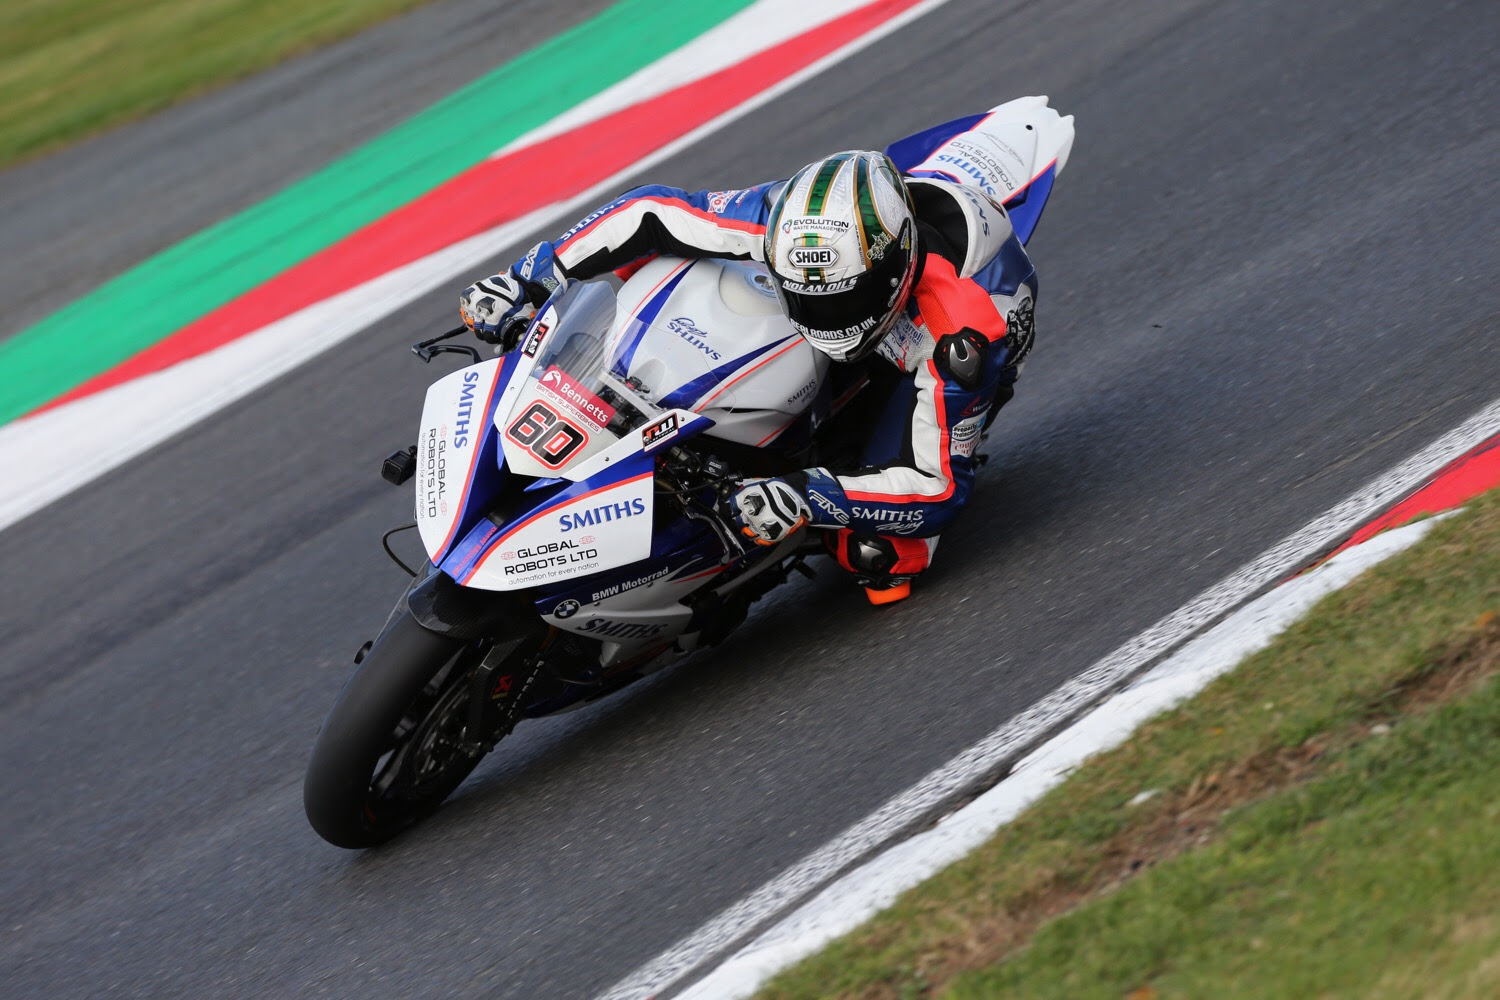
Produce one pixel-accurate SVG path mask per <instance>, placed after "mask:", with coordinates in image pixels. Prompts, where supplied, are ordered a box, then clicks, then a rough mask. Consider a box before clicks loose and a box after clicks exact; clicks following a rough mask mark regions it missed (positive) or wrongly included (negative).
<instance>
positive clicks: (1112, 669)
mask: <svg viewBox="0 0 1500 1000" xmlns="http://www.w3.org/2000/svg"><path fill="white" fill-rule="evenodd" d="M1496 434H1500V400H1496V401H1494V402H1492V403H1491V404H1490V405H1488V406H1487V407H1485V408H1484V409H1483V410H1481V411H1480V412H1479V413H1477V414H1475V415H1474V416H1473V417H1471V418H1470V419H1468V420H1466V421H1465V422H1464V423H1463V424H1462V425H1461V426H1459V427H1458V428H1456V429H1454V430H1453V431H1450V432H1449V433H1447V434H1445V435H1443V436H1442V437H1441V438H1439V439H1438V440H1437V441H1435V442H1433V443H1432V444H1431V445H1429V446H1427V447H1426V448H1423V449H1422V450H1421V451H1419V452H1418V453H1416V454H1415V455H1412V456H1411V457H1410V458H1408V459H1406V460H1405V461H1404V462H1402V463H1401V464H1400V465H1398V466H1396V467H1395V468H1393V469H1391V470H1390V471H1389V472H1387V473H1385V474H1384V475H1382V476H1380V477H1379V478H1378V479H1376V480H1374V481H1373V482H1371V483H1369V484H1368V485H1366V486H1365V487H1364V488H1363V489H1361V490H1360V491H1358V492H1357V493H1355V494H1354V495H1353V496H1351V497H1349V498H1348V499H1347V500H1345V501H1343V502H1342V503H1340V504H1338V505H1337V506H1336V507H1334V508H1333V509H1331V510H1329V511H1328V512H1327V513H1325V514H1323V515H1322V516H1320V517H1318V518H1316V519H1315V520H1313V521H1312V522H1311V523H1310V524H1308V525H1307V526H1305V527H1304V528H1302V529H1301V530H1299V531H1297V532H1296V533H1294V534H1293V535H1291V536H1290V537H1288V538H1286V539H1285V540H1284V541H1282V542H1281V543H1280V544H1278V545H1276V546H1275V547H1273V548H1271V549H1270V550H1268V551H1267V552H1266V553H1264V554H1263V555H1261V556H1260V557H1259V558H1257V559H1255V560H1254V561H1253V562H1251V563H1249V564H1248V565H1246V566H1244V567H1242V568H1241V569H1239V570H1238V571H1236V572H1235V573H1233V574H1231V575H1230V576H1228V577H1226V578H1225V579H1224V580H1222V581H1220V582H1219V583H1217V584H1215V585H1214V586H1212V587H1210V588H1209V589H1208V590H1206V591H1204V592H1203V593H1202V594H1200V595H1198V596H1197V597H1196V598H1194V599H1193V600H1192V601H1190V602H1189V603H1188V604H1186V605H1184V606H1183V607H1182V608H1179V609H1178V610H1177V611H1175V612H1173V613H1172V614H1171V615H1168V616H1167V617H1166V618H1163V619H1162V620H1161V621H1159V622H1157V623H1156V624H1155V625H1153V626H1151V627H1150V628H1148V629H1146V631H1144V632H1142V633H1140V634H1139V635H1137V636H1136V637H1135V638H1133V639H1131V640H1130V641H1129V642H1127V643H1126V644H1125V645H1123V646H1121V647H1120V648H1119V649H1117V650H1115V651H1114V652H1113V653H1111V654H1109V655H1108V656H1106V657H1105V658H1104V659H1102V660H1100V661H1099V662H1097V663H1095V664H1094V665H1093V666H1091V667H1089V668H1088V669H1087V670H1085V671H1084V672H1083V673H1081V674H1079V675H1078V676H1077V677H1074V678H1073V679H1072V680H1071V681H1069V682H1068V683H1066V684H1064V685H1062V686H1061V687H1059V688H1057V689H1056V690H1055V691H1053V692H1052V693H1051V694H1049V695H1047V696H1046V697H1044V698H1042V699H1041V700H1040V701H1038V702H1037V703H1036V704H1034V705H1032V706H1031V707H1030V708H1028V709H1027V710H1026V711H1024V712H1022V713H1021V714H1020V715H1018V716H1016V717H1014V718H1012V719H1011V720H1010V721H1008V722H1006V723H1005V724H1004V725H1003V726H1001V727H1000V728H999V729H997V730H995V731H994V732H993V733H991V734H990V735H989V736H987V737H985V738H984V739H983V740H981V741H980V742H979V743H977V744H975V745H974V746H973V747H971V748H969V749H968V750H966V751H964V752H963V753H962V754H959V755H958V756H957V757H955V758H954V759H953V760H951V761H949V762H948V763H947V764H944V765H943V766H942V767H940V768H938V769H937V770H935V771H933V772H932V773H931V774H929V775H927V776H926V777H925V778H923V779H922V780H921V781H920V782H918V783H917V784H916V785H914V786H912V787H911V788H909V789H907V790H906V791H905V792H902V793H901V794H900V795H897V796H896V797H895V798H893V799H891V800H890V801H888V802H886V803H885V805H883V806H881V807H880V808H879V809H878V810H876V811H875V812H874V813H871V814H870V815H869V816H867V817H865V818H864V819H863V820H861V821H860V822H858V823H856V824H855V825H854V826H852V827H850V828H849V829H848V830H846V831H845V832H844V833H843V834H841V835H840V836H839V837H837V838H836V839H834V840H832V841H830V842H829V843H828V844H826V845H824V846H823V847H821V848H819V849H818V850H816V851H814V852H813V853H812V854H810V855H808V856H807V857H806V858H804V859H803V860H802V861H800V862H799V863H798V864H796V865H795V866H794V867H792V868H791V869H789V870H788V871H787V872H785V873H783V874H782V875H780V876H779V877H777V878H775V879H773V880H772V881H770V882H768V883H766V884H765V885H763V886H761V887H760V888H759V889H757V890H756V891H755V892H753V893H751V894H750V895H749V896H746V897H745V898H744V899H742V900H740V901H739V902H737V903H735V904H734V905H733V906H731V907H729V908H728V909H727V910H725V911H724V912H723V913H721V914H719V915H718V916H717V917H715V918H714V919H712V920H711V921H709V922H708V923H707V924H705V925H704V926H703V927H702V928H700V929H699V930H698V931H696V932H694V933H693V934H691V935H689V936H688V937H686V938H684V939H683V940H682V941H680V942H678V943H677V944H676V945H674V946H673V947H672V948H670V949H669V950H667V951H666V952H665V953H663V954H662V955H660V956H659V957H657V958H656V959H654V960H653V961H651V962H650V963H648V964H646V965H645V966H643V967H642V968H640V969H639V970H637V971H636V972H635V973H633V974H632V975H631V976H629V977H628V978H626V979H625V980H623V981H622V982H620V983H619V984H618V985H616V986H615V987H614V988H613V989H611V990H610V991H608V992H607V993H605V994H603V997H604V998H606V1000H635V998H641V997H653V996H659V995H661V994H662V993H663V992H665V991H668V990H675V989H678V988H680V987H681V986H683V985H684V984H686V983H688V982H690V981H691V980H692V978H694V977H695V976H698V975H701V974H703V972H704V971H705V969H706V968H707V967H708V966H709V965H710V963H714V962H716V961H720V960H722V959H723V958H724V957H725V956H726V955H728V954H729V953H730V952H731V950H732V949H735V948H737V947H739V946H741V945H743V944H744V943H745V942H746V941H748V940H749V939H750V938H751V937H752V936H753V935H754V934H756V933H759V932H760V931H762V930H763V929H764V928H766V927H767V926H768V925H770V924H771V923H772V922H773V921H775V920H777V919H779V918H780V917H781V916H783V915H784V914H786V913H787V912H789V911H790V910H792V909H793V908H794V907H795V906H797V905H799V904H800V903H802V902H803V901H805V900H806V899H808V898H809V897H810V896H811V895H812V894H813V893H815V892H817V891H819V890H821V889H823V888H824V887H825V886H827V885H828V884H829V883H830V882H832V881H833V879H835V878H837V877H839V876H840V875H842V874H843V873H844V872H846V871H849V870H850V869H851V868H853V867H854V866H855V865H857V864H859V863H861V862H863V861H864V860H865V859H867V858H869V857H871V856H872V855H873V854H875V853H876V852H877V851H879V850H882V849H884V848H886V847H887V846H889V845H890V844H892V843H894V842H895V841H897V840H899V839H902V838H904V837H906V836H909V835H910V834H911V833H912V832H913V830H915V829H916V828H917V827H919V826H920V825H921V824H922V823H923V822H925V821H926V820H928V819H929V818H931V817H932V816H934V815H936V814H937V813H938V812H940V811H941V810H942V809H943V807H944V806H945V805H946V804H948V803H952V802H956V801H958V800H960V799H962V798H963V797H965V796H966V795H971V794H973V793H975V792H976V791H979V790H982V789H985V788H988V787H989V786H990V785H991V784H992V783H993V782H994V779H995V778H996V777H998V776H999V775H1000V774H1001V773H1002V772H1003V770H1004V769H1005V767H1006V766H1007V765H1008V764H1009V763H1010V762H1012V761H1014V760H1016V759H1017V757H1019V755H1020V754H1021V753H1022V752H1023V751H1025V750H1026V749H1028V748H1030V747H1033V746H1035V745H1036V744H1037V743H1038V742H1040V741H1041V740H1042V739H1044V738H1046V737H1047V735H1048V734H1049V733H1051V732H1053V731H1054V730H1056V729H1057V728H1058V727H1059V726H1061V725H1063V724H1065V723H1066V722H1067V721H1069V720H1070V719H1073V718H1075V717H1076V716H1078V715H1079V714H1080V713H1081V712H1083V711H1084V710H1085V709H1087V708H1088V707H1089V706H1091V705H1094V704H1096V703H1097V702H1098V701H1099V700H1100V699H1101V698H1103V697H1104V696H1105V695H1107V694H1109V693H1110V692H1111V691H1113V690H1115V689H1117V688H1119V687H1120V686H1121V685H1122V684H1124V683H1125V682H1126V681H1128V680H1129V679H1130V678H1132V677H1134V676H1135V675H1136V674H1138V673H1140V672H1141V671H1142V670H1144V669H1145V668H1146V667H1148V666H1150V665H1151V664H1152V663H1153V662H1155V661H1156V660H1158V659H1160V658H1161V657H1163V656H1165V655H1166V654H1167V653H1169V652H1171V651H1172V650H1173V649H1175V648H1176V647H1178V646H1180V645H1182V644H1183V643H1184V642H1185V641H1186V640H1188V639H1189V638H1190V637H1192V636H1193V635H1194V634H1196V633H1198V632H1200V631H1201V630H1203V629H1204V628H1206V627H1207V626H1209V625H1211V624H1213V623H1214V622H1215V621H1217V620H1218V619H1220V618H1222V617H1224V616H1225V615H1227V614H1228V613H1229V612H1231V611H1232V610H1234V609H1235V608H1237V607H1239V606H1240V605H1242V604H1244V603H1245V602H1246V601H1248V600H1249V599H1251V598H1252V597H1254V596H1255V595H1256V594H1257V593H1259V592H1260V591H1262V590H1265V589H1266V588H1267V587H1270V586H1271V585H1273V584H1275V583H1277V582H1278V581H1280V580H1284V579H1286V578H1287V577H1288V576H1290V575H1291V574H1292V573H1294V572H1296V571H1297V570H1298V569H1300V568H1302V567H1303V566H1305V565H1307V564H1308V563H1309V562H1311V561H1312V560H1313V559H1315V558H1317V557H1318V556H1320V555H1322V554H1323V553H1325V552H1327V551H1329V550H1330V549H1331V548H1333V546H1334V545H1336V544H1337V543H1338V542H1339V541H1341V540H1342V539H1343V538H1345V537H1347V536H1348V535H1349V534H1350V533H1351V532H1353V531H1354V530H1355V529H1357V528H1358V527H1359V526H1360V525H1362V524H1364V523H1366V522H1367V521H1369V520H1370V519H1371V518H1372V517H1374V516H1375V515H1376V514H1378V513H1380V512H1382V511H1384V510H1385V509H1386V508H1388V507H1389V506H1390V505H1391V504H1393V503H1395V502H1396V501H1397V500H1399V499H1401V498H1402V497H1404V496H1406V495H1407V494H1409V493H1411V492H1412V491H1413V490H1415V489H1416V488H1417V487H1419V486H1420V485H1421V484H1422V483H1423V482H1424V481H1425V480H1426V479H1427V478H1428V477H1429V476H1431V475H1432V474H1433V473H1434V472H1437V471H1438V470H1439V469H1441V468H1442V467H1443V466H1445V465H1447V464H1448V463H1450V462H1452V461H1453V460H1454V459H1456V458H1458V457H1459V456H1461V455H1463V454H1464V453H1465V452H1467V451H1469V450H1470V449H1472V448H1474V447H1475V446H1477V445H1479V444H1480V443H1482V442H1484V441H1486V440H1488V439H1489V438H1491V437H1493V436H1494V435H1496Z"/></svg>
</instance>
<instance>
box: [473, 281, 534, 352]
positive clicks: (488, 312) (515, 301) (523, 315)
mask: <svg viewBox="0 0 1500 1000" xmlns="http://www.w3.org/2000/svg"><path fill="white" fill-rule="evenodd" d="M458 314H459V315H460V316H462V317H463V320H464V325H465V326H467V327H468V328H469V329H470V330H473V331H474V336H476V337H478V338H479V339H480V340H482V341H484V342H485V343H487V344H498V343H500V341H501V340H502V339H503V338H504V336H505V331H506V328H508V327H509V326H510V325H511V324H513V323H517V322H520V323H525V322H527V321H529V320H530V319H531V317H533V316H535V315H536V306H535V305H533V304H532V302H531V296H530V295H529V294H528V292H527V289H526V286H525V285H524V284H523V283H522V282H521V280H520V279H519V278H517V277H516V276H515V275H513V274H511V273H510V272H509V271H502V272H501V273H499V274H496V275H491V276H490V277H488V278H483V279H481V280H479V281H476V282H474V284H472V285H470V286H469V287H468V288H465V289H464V290H463V294H462V295H460V296H459V297H458Z"/></svg>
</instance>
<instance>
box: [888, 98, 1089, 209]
mask: <svg viewBox="0 0 1500 1000" xmlns="http://www.w3.org/2000/svg"><path fill="white" fill-rule="evenodd" d="M1072 150H1073V116H1072V115H1067V116H1066V117H1064V116H1062V115H1059V114H1058V113H1057V112H1056V111H1054V110H1052V109H1051V108H1049V107H1048V106H1047V98H1045V97H1018V98H1016V99H1015V100H1014V101H1007V102H1006V103H1004V104H1002V105H1000V106H999V107H997V108H994V109H993V110H991V111H990V113H989V115H988V116H987V117H986V118H985V119H984V120H983V121H982V122H980V123H979V124H977V125H975V126H974V127H973V128H972V129H970V130H969V131H968V132H964V133H962V134H960V135H956V136H954V137H953V138H952V139H949V140H948V141H947V142H945V143H943V144H942V145H941V146H939V147H938V148H937V149H935V150H933V151H932V155H930V156H929V157H927V159H925V160H923V161H922V162H921V163H919V164H918V165H917V166H916V167H915V168H914V170H913V172H914V173H920V172H922V171H933V172H935V173H941V174H944V175H946V176H948V177H951V178H953V179H954V180H956V181H958V182H959V183H961V184H965V185H968V186H972V187H975V188H977V189H979V190H980V191H983V192H984V193H985V194H986V195H988V196H989V197H990V198H991V199H993V200H994V201H996V202H1001V203H1003V202H1004V201H1005V200H1006V199H1008V198H1009V197H1010V196H1011V195H1013V194H1015V193H1016V192H1017V191H1019V190H1020V189H1021V188H1023V187H1025V186H1027V185H1028V184H1030V183H1031V182H1032V181H1033V180H1034V179H1036V177H1037V176H1038V175H1039V174H1041V173H1042V172H1043V171H1045V170H1046V169H1047V168H1048V167H1049V166H1052V165H1053V163H1054V162H1055V163H1056V168H1057V173H1059V174H1060V173H1062V170H1063V167H1064V166H1065V165H1066V164H1067V162H1068V154H1069V153H1071V152H1072Z"/></svg>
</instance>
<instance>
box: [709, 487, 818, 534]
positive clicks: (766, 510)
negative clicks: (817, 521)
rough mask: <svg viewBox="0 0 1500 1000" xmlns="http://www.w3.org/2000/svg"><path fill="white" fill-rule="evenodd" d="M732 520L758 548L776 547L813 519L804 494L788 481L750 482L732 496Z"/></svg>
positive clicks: (730, 500) (729, 506) (729, 509)
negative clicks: (761, 546)
mask: <svg viewBox="0 0 1500 1000" xmlns="http://www.w3.org/2000/svg"><path fill="white" fill-rule="evenodd" d="M727 507H728V511H729V516H730V517H731V518H732V519H733V520H734V523H735V525H736V526H737V527H738V528H739V529H740V534H742V535H744V536H746V537H747V538H749V539H750V540H751V541H753V542H754V543H755V544H756V545H775V544H776V543H777V542H780V541H781V540H782V539H784V538H786V536H787V535H789V534H790V533H792V532H793V531H796V530H797V529H798V528H801V527H802V526H804V525H805V524H807V523H808V521H809V520H810V519H811V518H812V510H811V508H809V507H808V506H807V501H806V500H805V499H803V497H802V493H801V491H800V490H798V489H797V488H796V487H795V486H793V485H792V484H790V483H788V482H787V481H786V480H784V479H747V480H744V481H743V482H741V483H740V484H739V488H738V489H736V490H735V492H734V494H733V495H731V496H730V498H729V500H728V503H727Z"/></svg>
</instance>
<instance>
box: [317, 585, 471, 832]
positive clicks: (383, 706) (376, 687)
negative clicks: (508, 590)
mask: <svg viewBox="0 0 1500 1000" xmlns="http://www.w3.org/2000/svg"><path fill="white" fill-rule="evenodd" d="M479 655H480V654H479V653H478V651H477V650H476V649H475V647H474V645H473V644H472V643H466V642H464V641H463V640H461V639H454V638H451V637H448V636H443V635H438V634H437V633H435V632H429V631H428V630H427V629H425V628H423V627H422V626H421V625H419V624H418V623H417V622H416V620H415V619H414V618H412V616H411V614H410V612H408V611H405V610H403V611H402V612H401V613H399V614H397V615H396V617H395V618H393V619H392V620H391V622H390V623H389V624H387V626H386V628H385V630H384V631H383V632H381V634H380V638H379V639H377V640H376V642H375V644H374V645H373V646H372V647H371V649H370V651H369V653H368V654H366V656H365V658H364V660H363V661H362V662H361V663H360V665H359V669H358V670H357V671H356V672H355V674H354V676H353V677H351V678H350V679H349V683H348V684H346V685H345V686H344V690H343V691H342V692H340V694H339V697H338V700H337V701H335V702H334V704H333V708H332V709H330V710H329V712H328V717H327V718H326V719H324V720H323V728H322V729H321V730H319V732H318V739H317V743H316V744H315V745H314V746H313V752H312V760H311V761H309V762H308V765H307V777H306V778H305V780H304V781H303V785H302V804H303V807H304V808H305V809H306V810H307V819H308V821H309V822H310V823H312V827H313V829H314V830H316V831H317V832H318V835H319V836H321V837H322V838H323V839H324V840H326V841H328V842H329V843H331V844H335V845H337V846H339V847H349V848H360V847H372V846H374V845H376V844H380V843H384V842H385V841H387V840H390V839H391V838H392V837H394V836H396V835H397V834H398V833H400V832H401V831H403V830H405V829H407V828H408V827H410V826H412V825H413V824H415V823H417V822H419V821H420V820H422V819H424V818H425V817H426V816H428V815H429V814H430V813H432V812H433V810H435V809H437V807H438V806H439V805H440V804H442V801H443V800H444V799H446V798H447V797H448V796H449V795H450V794H452V792H453V791H454V789H456V788H457V787H458V786H459V784H460V783H461V782H462V781H463V780H464V778H466V777H468V775H469V772H470V771H472V770H474V767H475V765H476V764H478V763H479V760H480V757H481V756H483V754H482V752H478V751H475V750H474V749H473V745H472V744H471V743H470V742H469V741H467V740H465V739H464V735H465V734H464V724H465V722H466V720H467V714H468V703H469V688H470V680H471V678H472V677H473V673H474V669H475V668H476V666H477V664H478V660H479Z"/></svg>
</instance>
